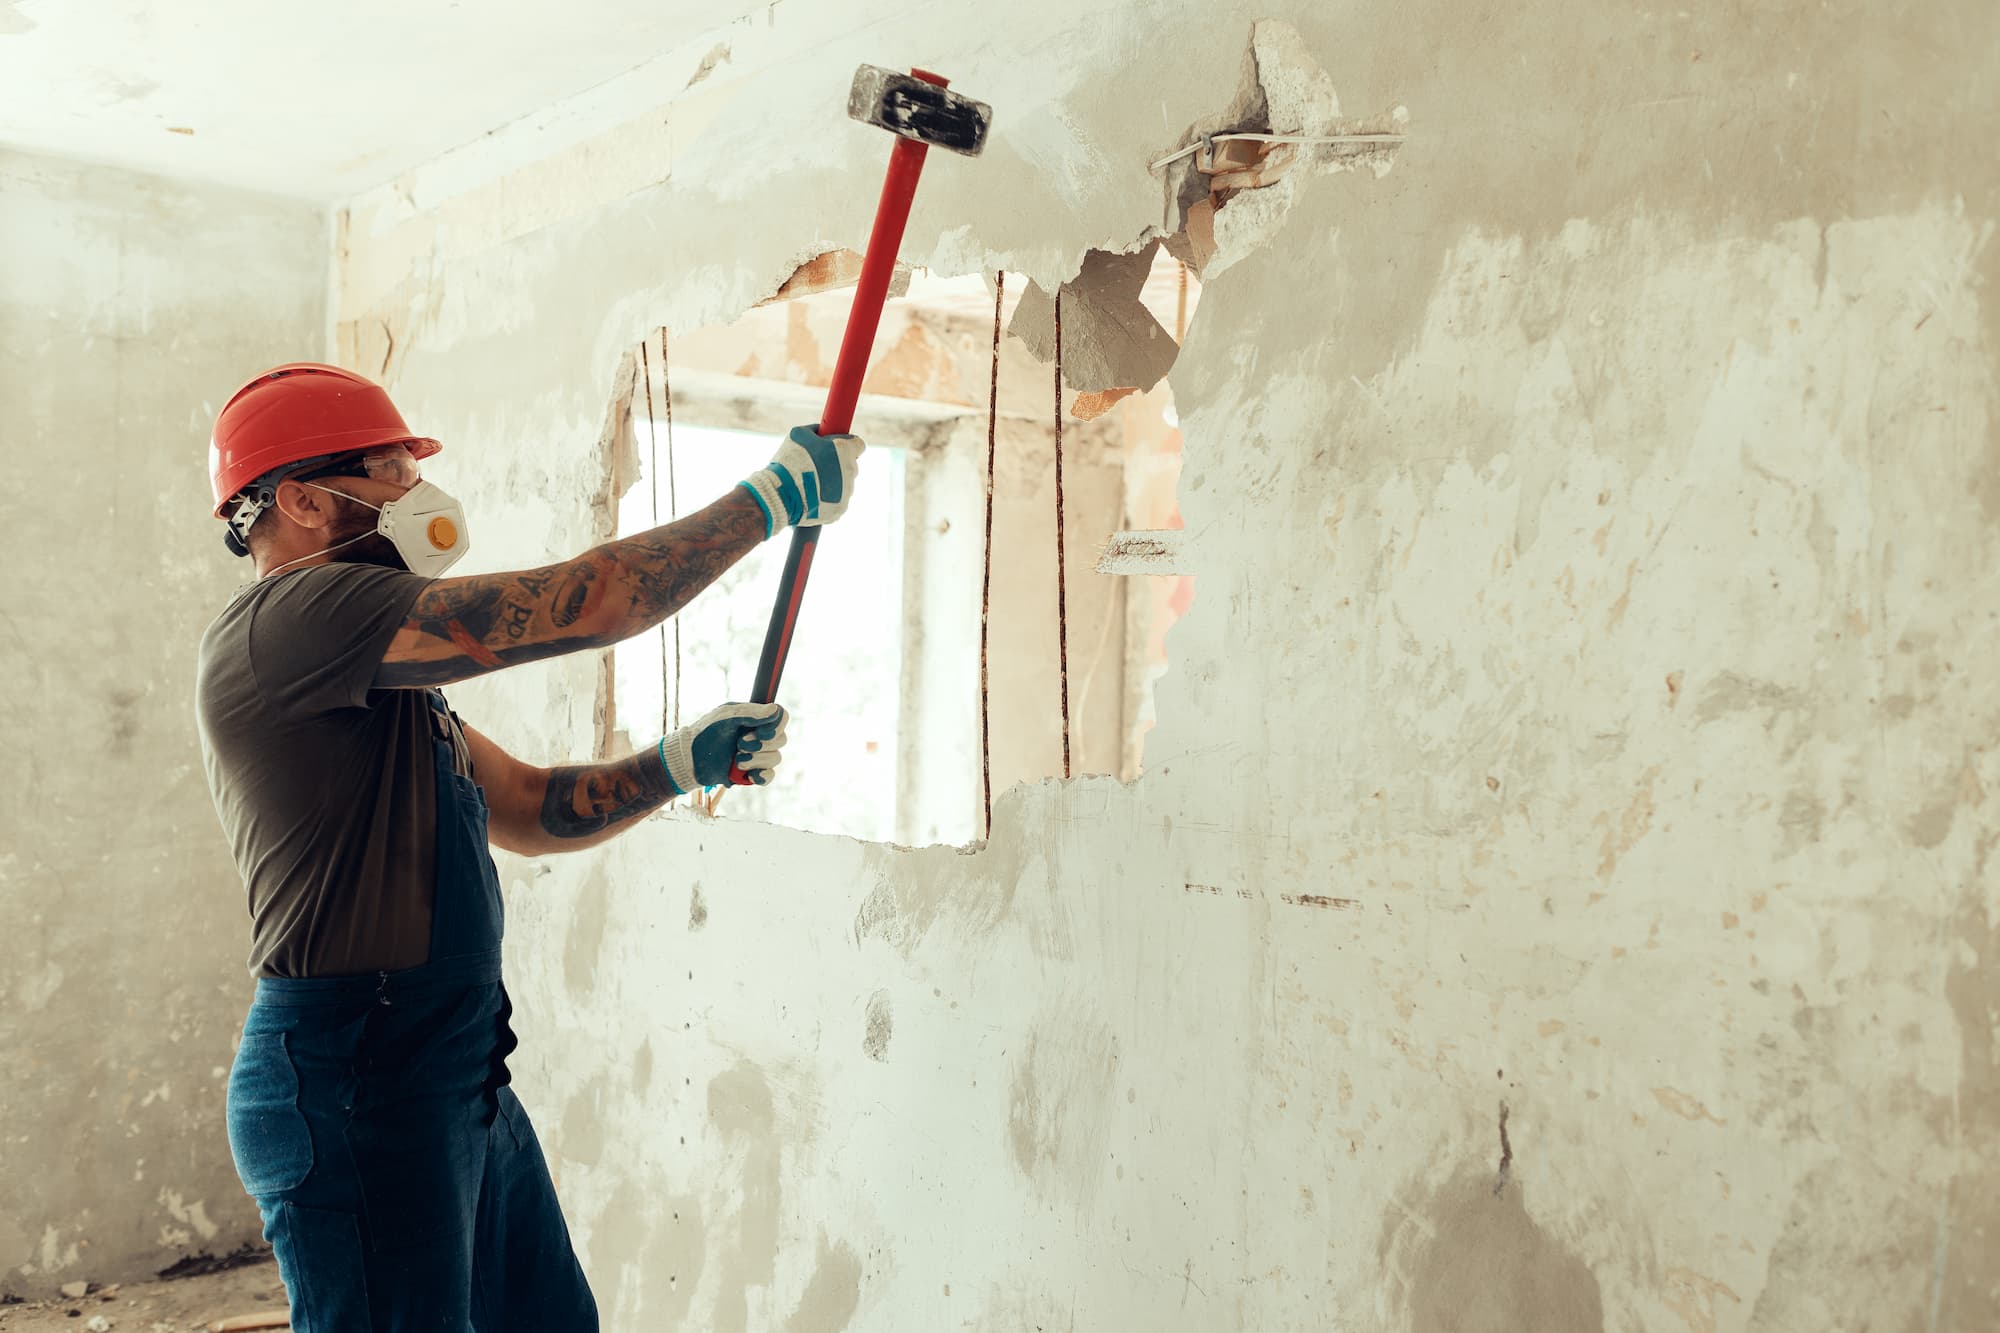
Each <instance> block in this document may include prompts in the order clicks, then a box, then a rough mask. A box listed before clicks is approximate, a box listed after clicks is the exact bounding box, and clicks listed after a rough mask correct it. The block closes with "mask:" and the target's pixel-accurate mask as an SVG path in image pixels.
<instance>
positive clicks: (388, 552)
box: [327, 491, 410, 573]
mask: <svg viewBox="0 0 2000 1333" xmlns="http://www.w3.org/2000/svg"><path fill="white" fill-rule="evenodd" d="M329 493H330V494H334V495H339V496H340V498H341V506H340V510H341V514H340V520H339V522H337V523H335V524H334V525H333V532H332V533H331V534H330V536H331V538H332V540H330V541H329V542H328V543H327V545H328V546H330V547H331V546H340V544H341V543H342V542H347V541H351V542H353V543H354V544H353V545H352V546H344V547H341V549H340V550H338V551H335V552H334V553H333V555H332V556H330V557H329V560H330V561H331V562H332V563H335V564H352V565H381V566H382V567H384V568H385V569H400V570H402V571H403V572H405V573H408V572H409V569H410V566H409V563H408V562H407V561H405V560H404V559H403V554H402V552H400V551H398V550H397V549H396V544H395V543H394V542H392V541H390V540H389V539H388V538H387V537H384V536H383V535H382V534H381V533H379V532H377V531H375V524H376V522H377V519H376V516H375V511H374V510H372V509H370V508H369V507H368V506H367V505H364V504H362V503H360V502H359V501H357V500H356V499H354V497H352V496H350V495H347V494H345V493H344V492H340V491H329Z"/></svg>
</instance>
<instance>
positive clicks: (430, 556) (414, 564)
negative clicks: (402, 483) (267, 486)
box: [271, 481, 472, 579]
mask: <svg viewBox="0 0 2000 1333" xmlns="http://www.w3.org/2000/svg"><path fill="white" fill-rule="evenodd" d="M306 484H307V485H309V486H313V485H314V484H313V483H312V482H307V483H306ZM314 489H315V490H322V491H326V492H327V493H328V494H330V495H338V496H342V497H344V498H346V499H349V500H352V501H354V503H356V504H358V505H362V506H364V507H366V508H369V509H373V510H374V511H375V512H376V513H378V514H380V515H381V517H380V518H378V519H376V520H375V531H376V532H377V533H379V534H381V535H382V536H384V537H387V538H388V539H389V542H390V544H391V545H392V546H394V547H395V548H396V554H397V555H400V556H402V557H403V563H404V564H406V565H408V566H409V567H410V572H411V573H412V574H421V575H423V576H424V577H425V578H427V579H434V578H436V577H437V576H438V575H440V574H442V573H444V572H445V571H446V570H447V569H450V568H451V567H452V566H453V565H455V564H457V563H458V558H459V557H460V556H462V555H464V554H465V551H466V548H467V547H468V546H470V545H471V544H472V543H471V538H470V537H469V536H468V535H467V533H466V530H465V509H464V507H463V506H461V505H460V504H459V503H458V501H456V500H454V499H452V498H451V496H450V495H448V494H446V493H445V491H444V490H443V489H442V488H440V487H438V486H434V485H432V484H431V483H430V482H428V481H419V482H418V483H417V484H416V485H414V486H412V487H410V489H409V490H407V491H405V492H403V494H401V495H399V496H397V497H396V498H395V499H393V500H391V501H389V503H388V504H385V505H372V504H369V503H368V502H367V501H366V500H363V499H361V498H360V497H358V496H353V495H349V494H348V493H347V492H346V491H336V490H334V489H333V488H332V487H330V486H314ZM369 535H370V534H368V533H363V534H361V537H350V538H348V539H347V540H346V541H344V542H339V543H337V544H335V545H333V546H329V547H327V548H326V549H327V550H328V551H338V550H339V549H340V548H341V547H343V546H352V545H353V544H354V543H355V542H358V541H360V540H361V539H362V537H366V536H369ZM302 558H303V559H311V558H312V557H310V556H305V557H302ZM292 563H293V564H296V563H298V562H297V561H293V562H292ZM271 572H272V573H274V574H275V573H276V572H277V571H276V570H272V571H271Z"/></svg>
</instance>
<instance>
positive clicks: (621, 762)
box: [465, 727, 674, 856]
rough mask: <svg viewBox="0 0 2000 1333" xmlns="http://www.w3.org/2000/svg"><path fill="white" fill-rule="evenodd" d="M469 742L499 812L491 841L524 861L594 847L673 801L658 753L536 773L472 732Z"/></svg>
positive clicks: (494, 808)
mask: <svg viewBox="0 0 2000 1333" xmlns="http://www.w3.org/2000/svg"><path fill="white" fill-rule="evenodd" d="M465 743H466V746H467V747H468V748H469V749H470V750H471V751H472V773H473V776H474V777H475V778H476V779H477V780H478V782H479V784H480V786H481V787H483V788H484V789H485V791H486V801H487V804H488V805H489V806H491V807H492V818H491V820H490V821H489V822H488V825H487V837H488V838H489V839H490V840H491V841H492V843H493V845H494V846H496V847H503V848H505V849H506V850H508V851H510V852H518V853H520V854H521V855H523V856H546V855H549V854H550V853H552V852H574V851H580V850H582V849H583V848H585V847H595V846H596V845H597V844H598V843H600V842H604V841H606V840H608V839H610V838H611V837H612V836H614V835H615V834H619V833H623V832H624V831H625V830H626V829H629V828H631V827H633V826H634V825H636V824H637V823H638V822H639V821H640V820H641V819H643V818H644V817H645V816H646V815H648V814H651V813H652V812H653V811H654V810H657V809H659V808H660V807H661V806H663V805H665V804H666V803H667V802H668V801H670V800H672V799H673V795H674V788H673V784H672V783H671V782H669V781H668V779H667V771H666V769H665V768H663V767H662V766H661V764H660V756H659V751H658V750H656V749H652V748H650V747H649V748H647V749H644V750H641V751H640V752H639V753H637V754H635V755H629V756H627V757H626V758H624V759H612V760H607V761H606V762H604V763H601V764H573V765H566V766H564V767H562V768H536V767H535V766H534V765H533V764H524V763H522V762H521V761H520V760H518V759H516V758H514V757H513V756H512V755H510V754H508V753H507V752H506V751H505V750H502V749H501V748H500V747H499V746H497V745H495V744H494V743H493V742H492V741H490V740H488V739H487V738H486V737H484V736H482V735H480V734H479V733H478V732H476V731H474V730H473V729H472V728H471V727H466V728H465Z"/></svg>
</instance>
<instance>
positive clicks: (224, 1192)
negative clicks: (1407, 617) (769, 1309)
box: [0, 152, 329, 1296]
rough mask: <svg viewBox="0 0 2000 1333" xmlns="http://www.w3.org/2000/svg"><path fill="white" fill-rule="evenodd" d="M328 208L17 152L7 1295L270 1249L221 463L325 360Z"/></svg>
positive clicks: (0, 1121)
mask: <svg viewBox="0 0 2000 1333" xmlns="http://www.w3.org/2000/svg"><path fill="white" fill-rule="evenodd" d="M328 240H329V233H328V228H327V221H326V212H325V210H324V209H323V208H319V207H316V206H309V205H304V204H299V203H294V202H290V201H285V200H278V199H274V198H269V197H265V196H262V195H256V194H249V193H245V192H243V191H239V190H230V189H222V188H215V187H208V186H190V185H184V184H177V183H173V182H169V181H166V180H163V179H159V178H155V177H150V176H143V175H137V174H132V173H126V172H121V171H115V170H111V169H108V168H103V167H95V166H83V165H79V164H76V163H71V162H66V161H62V160H58V159H54V158H46V157H36V156H28V155H25V154H20V153H9V152H0V446H4V458H5V460H6V463H7V466H8V468H9V471H10V474H11V476H10V482H9V485H8V486H7V488H6V496H5V499H4V500H0V514H4V516H5V521H4V523H0V557H4V562H5V565H6V567H7V568H8V569H9V570H10V571H11V572H12V575H13V579H12V586H11V588H10V589H9V591H8V594H7V596H6V598H5V599H4V604H3V605H0V673H4V678H5V680H6V682H7V686H8V688H7V689H6V690H5V691H4V692H0V731H4V733H5V735H6V738H7V739H6V743H5V746H4V749H5V753H6V755H7V757H8V767H9V772H10V775H11V779H12V781H11V796H10V799H9V800H8V801H7V803H6V808H5V809H4V811H0V1296H4V1295H6V1294H9V1293H12V1294H18V1295H22V1296H31V1295H50V1294H53V1293H54V1291H55V1289H56V1288H57V1287H58V1286H60V1285H61V1284H63V1283H67V1282H73V1281H95V1282H112V1281H120V1280H129V1279H131V1278H134V1277H142V1276H150V1275H151V1274H152V1273H153V1272H154V1271H155V1270H158V1269H161V1268H164V1267H167V1266H168V1265H170V1264H172V1263H174V1262H175V1261H176V1260H179V1259H181V1258H184V1257H186V1256H188V1255H190V1254H200V1253H213V1254H223V1253H228V1252H230V1251H232V1250H234V1249H236V1248H237V1247H238V1246H240V1245H243V1244H246V1243H249V1242H253V1241H256V1240H257V1239H258V1238H259V1231H260V1228H259V1224H258V1221H257V1212H256V1209H255V1208H253V1207H252V1206H251V1205H250V1202H249V1201H248V1200H247V1199H245V1198H244V1197H243V1189H242V1186H241V1185H240V1184H238V1183H237V1179H236V1172H235V1170H234V1168H233V1167H232V1166H231V1165H230V1160H229V1145H228V1142H227V1140H226V1137H225V1132H224V1128H223V1114H222V1110H223V1090H224V1084H225V1081H226V1079H225V1075H226V1072H227V1070H228V1067H229V1064H230V1061H231V1060H232V1059H233V1053H234V1050H235V1043H236V1034H237V1031H238V1029H239V1028H240V1026H241V1024H242V1019H243V1011H244V1009H245V1008H246V1007H247V1006H248V1004H249V1002H250V988H251V983H250V978H249V976H248V974H247V973H246V971H245V969H244V958H245V956H246V955H247V953H248V948H249V934H248V931H247V929H246V916H245V907H244V898H243V889H242V882H241V880H239V879H238V877H237V874H236V869H235V866H234V865H233V864H231V862H230V859H229V849H228V847H227V845H226V844H225V843H224V842H223V839H222V834H221V831H220V829H218V828H217V827H216V822H215V810H214V807H213V806H212V805H211V804H210V803H209V797H208V788H207V786H206V784H205V783H204V781H203V779H202V774H201V764H200V757H199V752H198V750H197V743H196V739H195V722H194V664H195V650H196V646H197V644H198V642H199V640H200V637H201V632H202V630H203V628H204V627H206V625H207V624H208V621H209V619H210V618H211V617H212V616H213V615H214V614H215V612H216V611H217V610H218V609H219V608H220V607H221V605H222V604H223V603H224V602H225V601H227V600H228V598H229V595H230V594H231V593H232V592H233V591H234V590H235V588H236V586H237V584H238V582H239V581H240V580H241V579H242V578H243V577H244V576H245V575H246V573H247V564H246V563H242V562H238V561H236V560H233V559H231V558H230V557H229V556H228V555H227V554H225V553H224V552H223V550H222V543H221V539H220V528H221V525H220V524H218V523H216V522H214V521H213V520H211V519H210V518H209V517H208V515H207V510H208V507H209V504H210V499H209V494H208V479H207V473H206V457H207V450H208V436H209V426H210V423H211V422H212V421H213V419H214V414H215V409H217V408H218V407H220V406H221V405H222V403H223V401H224V400H225V399H226V398H227V396H228V394H229V393H230V392H231V391H232V390H233V389H234V388H235V387H236V385H237V383H239V382H240V381H241V380H242V379H243V378H244V377H245V376H247V375H249V374H252V373H254V372H255V371H256V370H257V369H259V368H261V367H263V366H265V365H269V364H272V363H275V362H279V361H287V360H297V359H306V358H318V357H321V356H323V355H324V350H323V349H324V345H325V318H326V310H325V307H326V276H327V274H326V256H327V249H328Z"/></svg>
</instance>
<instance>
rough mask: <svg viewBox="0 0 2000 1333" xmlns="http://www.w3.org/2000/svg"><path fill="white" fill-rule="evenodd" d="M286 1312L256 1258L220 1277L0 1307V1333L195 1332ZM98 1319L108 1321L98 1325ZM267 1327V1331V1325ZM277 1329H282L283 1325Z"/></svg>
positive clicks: (268, 1269)
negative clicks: (241, 1318)
mask: <svg viewBox="0 0 2000 1333" xmlns="http://www.w3.org/2000/svg"><path fill="white" fill-rule="evenodd" d="M284 1308H285V1287H284V1284H283V1283H281V1282H280V1281H278V1266H277V1264H275V1263H273V1262H272V1261H271V1260H270V1259H269V1258H262V1259H257V1260H254V1261H252V1262H249V1263H244V1264H240V1265H238V1266H236V1267H232V1268H225V1269H222V1270H221V1271H219V1272H207V1273H199V1274H191V1275H189V1276H186V1277H175V1278H168V1279H166V1280H163V1281H152V1282H127V1283H122V1284H120V1285H117V1286H106V1287H105V1288H104V1289H103V1290H101V1291H92V1292H90V1293H88V1294H87V1295H85V1296H83V1297H82V1298H81V1299H77V1300H64V1299H57V1300H54V1301H42V1302H37V1303H33V1304H28V1305H0V1333H54V1330H56V1329H61V1330H63V1333H86V1331H87V1330H93V1329H95V1330H100V1331H101V1330H104V1329H107V1328H108V1329H111V1330H113V1333H196V1330H207V1329H208V1328H209V1326H210V1325H211V1324H219V1323H221V1322H222V1321H223V1320H227V1319H233V1318H235V1317H236V1316H239V1315H255V1314H269V1313H276V1312H278V1311H282V1310H283V1309H284ZM99 1319H102V1320H104V1322H103V1323H98V1322H97V1321H98V1320H99ZM265 1327H269V1326H268V1325H265ZM278 1327H284V1325H279V1326H278Z"/></svg>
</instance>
